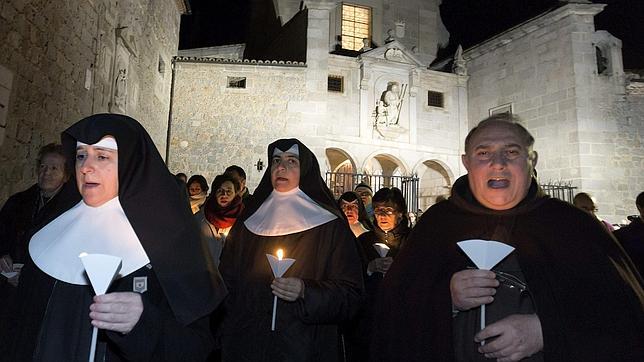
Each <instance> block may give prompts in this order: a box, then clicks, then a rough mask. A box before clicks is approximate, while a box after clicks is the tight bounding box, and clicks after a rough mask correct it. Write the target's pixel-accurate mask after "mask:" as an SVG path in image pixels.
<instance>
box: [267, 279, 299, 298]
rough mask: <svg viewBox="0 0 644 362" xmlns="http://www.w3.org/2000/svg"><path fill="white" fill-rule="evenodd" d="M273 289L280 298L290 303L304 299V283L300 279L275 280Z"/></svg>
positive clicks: (272, 285) (272, 284)
mask: <svg viewBox="0 0 644 362" xmlns="http://www.w3.org/2000/svg"><path fill="white" fill-rule="evenodd" d="M271 289H273V294H274V295H276V296H277V297H278V298H280V299H284V300H286V301H289V302H294V301H295V300H296V299H297V298H304V281H302V279H300V278H275V279H274V280H273V283H271Z"/></svg>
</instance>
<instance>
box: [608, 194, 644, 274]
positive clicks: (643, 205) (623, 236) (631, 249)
mask: <svg viewBox="0 0 644 362" xmlns="http://www.w3.org/2000/svg"><path fill="white" fill-rule="evenodd" d="M635 206H636V207H637V211H638V212H639V215H637V217H635V218H634V219H633V220H632V221H631V223H630V224H628V225H626V226H623V227H621V228H620V229H619V230H615V232H614V235H615V237H616V238H617V240H618V241H619V242H620V244H622V247H623V248H624V250H625V251H626V254H628V256H630V257H631V260H632V261H633V263H634V264H635V266H636V267H637V269H638V270H639V273H640V276H644V192H640V193H639V195H637V198H636V199H635Z"/></svg>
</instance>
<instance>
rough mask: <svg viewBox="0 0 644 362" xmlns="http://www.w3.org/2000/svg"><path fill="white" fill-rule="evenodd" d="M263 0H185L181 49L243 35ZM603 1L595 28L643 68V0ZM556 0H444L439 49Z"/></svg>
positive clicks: (631, 64) (488, 33) (498, 28)
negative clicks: (444, 37)
mask: <svg viewBox="0 0 644 362" xmlns="http://www.w3.org/2000/svg"><path fill="white" fill-rule="evenodd" d="M253 2H260V3H261V2H263V1H262V0H235V1H230V0H190V5H191V7H192V15H188V16H186V15H184V16H183V18H182V22H181V42H180V48H181V49H189V48H196V47H206V46H214V45H223V44H234V43H243V42H245V40H246V34H247V32H248V25H249V19H250V15H249V14H250V9H251V3H253ZM594 2H598V3H604V4H607V6H606V8H605V9H604V11H603V12H601V13H600V14H599V15H597V16H596V17H595V26H596V28H597V29H602V30H607V31H608V32H610V33H611V34H613V35H614V36H616V37H617V38H619V39H621V40H622V50H623V56H624V68H625V69H644V40H643V39H644V1H642V0H602V1H594ZM557 3H558V1H557V0H443V1H442V4H441V16H442V19H443V23H444V24H445V27H446V28H447V30H448V31H449V32H450V46H449V48H448V49H445V50H444V51H443V52H441V53H440V54H439V57H443V55H445V56H447V55H451V54H453V50H454V49H455V48H456V46H457V45H458V44H462V45H463V47H464V48H467V47H469V46H471V45H474V44H476V43H479V42H481V41H483V40H485V39H487V38H490V37H492V36H494V35H495V34H498V33H500V32H502V31H504V30H506V29H508V28H510V27H512V26H514V25H517V24H519V23H521V22H523V21H526V20H528V19H530V18H531V17H533V16H535V15H538V14H540V13H542V12H544V11H546V10H548V9H550V8H552V7H554V6H556V5H557Z"/></svg>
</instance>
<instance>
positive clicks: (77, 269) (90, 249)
mask: <svg viewBox="0 0 644 362" xmlns="http://www.w3.org/2000/svg"><path fill="white" fill-rule="evenodd" d="M82 252H86V253H88V254H94V253H98V254H109V255H114V256H118V257H119V258H121V259H122V260H123V266H122V268H121V271H120V273H119V275H118V276H117V278H120V277H123V276H126V275H128V274H130V273H132V272H134V271H136V270H138V269H139V268H141V267H142V266H144V265H146V264H148V263H149V262H150V259H149V258H148V256H147V254H146V253H145V250H144V249H143V246H142V245H141V242H140V241H139V238H138V237H137V235H136V233H135V232H134V229H133V228H132V225H131V224H130V221H129V220H128V219H127V216H126V215H125V211H123V207H122V206H121V203H120V202H119V198H118V197H115V198H113V199H112V200H110V201H108V202H106V203H104V204H103V205H101V206H98V207H91V206H89V205H87V204H85V202H83V201H82V200H81V201H80V202H79V203H78V204H76V206H74V207H72V208H71V209H69V210H67V211H66V212H65V213H63V214H62V215H60V216H59V217H57V218H56V219H54V220H53V221H52V222H50V223H49V224H47V225H45V227H43V228H42V229H40V230H39V231H38V232H37V233H36V234H34V236H33V237H32V238H31V241H30V242H29V254H30V255H31V258H32V259H33V261H34V263H35V264H36V265H37V266H38V268H40V269H41V270H42V271H43V272H45V273H47V274H48V275H50V276H51V277H53V278H56V279H58V280H62V281H64V282H66V283H70V284H78V285H88V284H89V283H88V280H87V278H86V275H85V268H84V267H83V264H82V262H81V260H80V258H79V257H78V255H79V254H80V253H82Z"/></svg>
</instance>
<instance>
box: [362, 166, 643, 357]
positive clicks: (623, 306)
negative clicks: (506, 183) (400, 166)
mask: <svg viewBox="0 0 644 362" xmlns="http://www.w3.org/2000/svg"><path fill="white" fill-rule="evenodd" d="M493 238H494V239H496V240H499V241H502V242H504V243H507V244H509V245H511V246H513V247H515V248H516V249H515V251H514V252H513V253H512V254H511V255H514V257H515V258H516V262H517V263H518V266H519V267H520V270H521V271H522V273H523V275H524V277H525V280H526V282H527V285H528V288H529V289H530V292H531V296H532V300H533V302H534V307H535V308H536V314H537V315H538V317H539V319H540V321H541V327H542V331H543V341H544V348H543V359H544V360H546V361H644V338H642V336H644V313H643V306H644V292H643V291H642V286H641V283H642V281H641V279H640V278H639V276H637V274H636V273H634V272H633V270H634V267H633V264H632V263H631V262H630V260H628V258H626V257H625V256H624V253H623V251H622V249H621V248H620V247H619V246H618V245H617V244H616V240H615V239H614V238H613V237H612V236H611V235H610V234H609V233H608V232H607V231H606V230H605V229H604V228H603V226H602V225H601V224H599V223H597V222H596V221H595V220H593V219H592V217H590V216H589V215H588V214H586V213H584V212H583V211H581V210H578V209H576V208H574V207H573V206H572V205H570V204H568V203H565V202H562V201H560V200H557V199H551V198H548V197H547V196H544V195H542V194H541V192H540V190H539V187H538V186H537V184H536V182H535V181H533V183H532V186H531V188H530V191H529V193H528V196H527V197H526V199H524V200H523V201H522V202H521V203H520V204H519V205H517V206H516V207H514V208H512V209H510V210H503V211H494V210H490V209H487V208H484V207H483V206H481V205H480V204H478V202H476V200H475V198H474V197H473V195H472V194H471V191H470V189H469V185H468V182H467V176H463V177H461V178H460V179H458V180H457V181H456V183H455V184H454V187H453V191H452V196H451V197H450V199H449V200H448V201H444V202H441V203H438V204H437V205H435V206H433V207H431V208H430V209H429V210H428V211H426V212H425V213H424V214H423V216H422V217H421V219H420V220H419V222H418V224H417V225H416V226H415V228H414V229H413V231H412V232H411V234H410V236H409V238H408V239H407V242H406V245H405V248H403V249H402V250H401V252H400V253H399V254H398V257H397V258H396V261H395V262H394V263H393V265H392V267H391V269H390V270H389V271H388V273H387V276H386V277H385V279H384V281H383V286H382V288H381V291H382V292H383V294H382V296H381V298H379V303H378V305H377V308H376V314H377V315H378V316H379V318H378V319H376V324H375V327H374V333H375V336H374V339H373V341H372V354H371V359H372V360H373V361H453V360H455V351H454V345H455V343H454V340H453V328H452V327H453V318H452V304H451V298H450V288H449V283H450V278H451V276H452V275H453V274H454V273H455V272H457V271H460V270H463V269H465V268H467V267H468V266H471V265H472V264H471V263H470V261H469V260H468V258H467V256H466V255H465V254H464V253H463V252H462V251H461V250H460V249H459V248H458V246H457V245H456V243H457V242H459V241H461V240H467V239H487V240H490V239H493ZM510 260H511V259H510ZM493 270H494V269H493ZM475 309H479V308H475ZM469 312H474V313H475V311H473V310H470V311H468V312H465V313H469ZM459 313H463V312H459ZM473 339H474V335H473V334H472V335H471V336H470V341H471V343H472V344H474V340H473Z"/></svg>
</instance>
